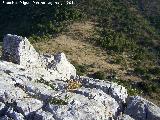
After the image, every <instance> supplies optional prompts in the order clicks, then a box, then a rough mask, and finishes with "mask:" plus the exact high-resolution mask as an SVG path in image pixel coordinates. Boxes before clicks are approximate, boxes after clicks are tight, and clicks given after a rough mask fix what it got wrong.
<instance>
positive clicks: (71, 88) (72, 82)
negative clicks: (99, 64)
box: [67, 80, 82, 91]
mask: <svg viewBox="0 0 160 120" xmlns="http://www.w3.org/2000/svg"><path fill="white" fill-rule="evenodd" d="M81 86H82V84H81V83H80V82H79V81H77V80H68V85H67V90H69V91H74V90H77V89H78V88H80V87H81Z"/></svg>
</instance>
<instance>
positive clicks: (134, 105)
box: [125, 96, 160, 120]
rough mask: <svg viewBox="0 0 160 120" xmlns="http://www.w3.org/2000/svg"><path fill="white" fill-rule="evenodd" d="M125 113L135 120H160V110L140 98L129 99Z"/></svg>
mask: <svg viewBox="0 0 160 120" xmlns="http://www.w3.org/2000/svg"><path fill="white" fill-rule="evenodd" d="M125 113H126V114H128V115H130V116H132V117H133V118H134V119H135V120H160V108H159V107H157V106H156V105H154V104H153V103H152V102H150V101H148V100H146V99H144V98H142V97H140V96H134V97H129V99H128V106H127V108H126V110H125Z"/></svg>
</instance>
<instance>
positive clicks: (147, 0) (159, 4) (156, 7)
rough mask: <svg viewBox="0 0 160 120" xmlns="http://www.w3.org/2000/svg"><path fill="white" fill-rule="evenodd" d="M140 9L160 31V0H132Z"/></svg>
mask: <svg viewBox="0 0 160 120" xmlns="http://www.w3.org/2000/svg"><path fill="white" fill-rule="evenodd" d="M130 2H131V3H132V4H134V5H136V6H137V8H138V9H139V11H140V12H141V13H142V14H143V15H144V16H145V17H146V18H147V19H148V20H149V21H150V22H151V24H152V25H154V26H155V28H157V30H159V32H160V1H159V0H131V1H130Z"/></svg>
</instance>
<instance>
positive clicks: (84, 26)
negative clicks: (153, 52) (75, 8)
mask: <svg viewBox="0 0 160 120" xmlns="http://www.w3.org/2000/svg"><path fill="white" fill-rule="evenodd" d="M93 32H94V24H93V23H92V22H86V23H74V24H73V25H71V26H70V27H69V32H66V33H63V34H61V35H59V36H58V37H56V38H54V39H51V40H49V41H47V42H39V43H35V44H34V47H35V48H36V49H37V50H38V51H39V52H42V53H49V54H55V53H56V52H64V53H65V54H66V55H67V58H68V59H69V60H70V61H74V62H76V63H77V64H85V65H87V66H92V67H89V69H88V74H92V73H94V72H97V71H108V72H109V71H116V73H117V76H118V77H119V78H123V79H125V80H126V79H130V80H139V79H140V78H138V77H137V76H133V75H132V76H131V75H127V74H126V70H124V69H123V66H121V65H118V64H111V63H110V60H111V59H112V57H111V56H109V55H107V53H106V52H105V51H103V50H102V49H100V48H99V47H95V46H93V45H92V44H90V43H89V42H88V41H86V40H87V39H86V38H89V37H90V36H92V34H93Z"/></svg>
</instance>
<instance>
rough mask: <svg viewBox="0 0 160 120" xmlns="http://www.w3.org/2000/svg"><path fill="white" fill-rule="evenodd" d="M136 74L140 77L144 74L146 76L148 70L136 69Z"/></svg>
mask: <svg viewBox="0 0 160 120" xmlns="http://www.w3.org/2000/svg"><path fill="white" fill-rule="evenodd" d="M134 72H135V73H136V74H138V75H144V74H146V72H147V70H146V69H145V68H143V67H136V68H135V69H134Z"/></svg>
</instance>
